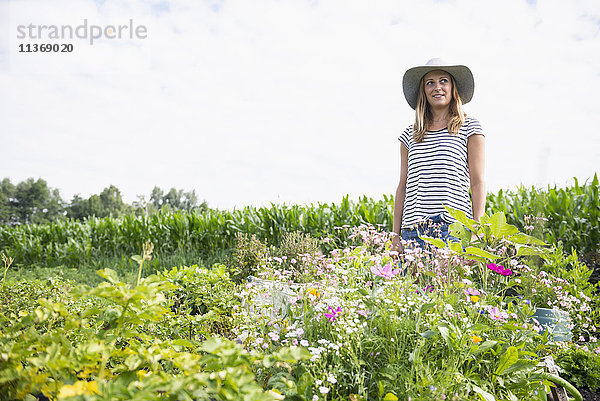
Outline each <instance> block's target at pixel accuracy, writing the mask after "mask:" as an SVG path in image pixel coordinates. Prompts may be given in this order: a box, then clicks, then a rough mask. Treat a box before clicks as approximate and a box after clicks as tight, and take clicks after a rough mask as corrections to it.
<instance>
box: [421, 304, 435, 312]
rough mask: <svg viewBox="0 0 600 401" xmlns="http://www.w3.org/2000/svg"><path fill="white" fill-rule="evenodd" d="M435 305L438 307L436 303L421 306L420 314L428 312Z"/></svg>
mask: <svg viewBox="0 0 600 401" xmlns="http://www.w3.org/2000/svg"><path fill="white" fill-rule="evenodd" d="M435 305H436V304H435V302H431V303H428V304H423V305H421V310H420V313H425V312H427V311H428V310H429V309H431V308H433V307H434V306H435Z"/></svg>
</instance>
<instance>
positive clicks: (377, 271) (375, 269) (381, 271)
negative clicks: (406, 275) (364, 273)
mask: <svg viewBox="0 0 600 401" xmlns="http://www.w3.org/2000/svg"><path fill="white" fill-rule="evenodd" d="M371 273H373V274H374V275H376V276H379V277H383V278H387V279H388V280H389V279H392V278H394V276H395V275H396V274H398V273H400V269H392V265H391V264H390V263H388V264H387V265H385V266H383V267H380V266H371Z"/></svg>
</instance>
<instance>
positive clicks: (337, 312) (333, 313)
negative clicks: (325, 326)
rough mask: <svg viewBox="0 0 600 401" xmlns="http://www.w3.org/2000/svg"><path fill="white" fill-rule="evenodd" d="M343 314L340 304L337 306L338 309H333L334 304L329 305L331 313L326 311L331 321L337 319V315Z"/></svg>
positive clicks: (326, 315)
mask: <svg viewBox="0 0 600 401" xmlns="http://www.w3.org/2000/svg"><path fill="white" fill-rule="evenodd" d="M341 314H342V308H340V307H339V306H338V307H337V309H333V307H332V306H330V307H329V313H324V315H325V317H326V318H327V319H329V321H331V322H333V321H335V319H336V317H337V315H341Z"/></svg>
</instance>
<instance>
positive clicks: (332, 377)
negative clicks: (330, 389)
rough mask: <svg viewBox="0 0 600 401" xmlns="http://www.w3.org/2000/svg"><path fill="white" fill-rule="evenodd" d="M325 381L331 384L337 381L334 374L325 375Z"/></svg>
mask: <svg viewBox="0 0 600 401" xmlns="http://www.w3.org/2000/svg"><path fill="white" fill-rule="evenodd" d="M327 381H328V382H329V383H331V384H335V383H337V380H336V378H335V376H333V375H329V376H327Z"/></svg>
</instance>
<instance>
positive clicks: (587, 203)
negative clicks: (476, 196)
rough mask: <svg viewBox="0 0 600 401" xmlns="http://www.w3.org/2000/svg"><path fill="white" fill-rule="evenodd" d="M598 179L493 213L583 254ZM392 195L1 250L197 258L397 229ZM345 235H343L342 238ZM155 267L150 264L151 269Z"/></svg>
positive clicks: (36, 256) (496, 203)
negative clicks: (259, 244)
mask: <svg viewBox="0 0 600 401" xmlns="http://www.w3.org/2000/svg"><path fill="white" fill-rule="evenodd" d="M598 189H599V185H598V177H597V175H595V176H594V178H593V179H592V180H591V181H590V180H588V181H586V183H584V184H583V185H580V184H579V183H578V182H577V181H575V184H574V185H573V186H571V187H569V188H557V187H548V188H547V190H542V189H537V188H524V187H522V188H518V189H517V190H514V191H499V192H498V193H497V194H488V198H487V210H488V213H494V212H496V211H502V212H504V213H505V214H506V215H507V217H508V220H509V222H510V223H512V224H515V225H516V226H518V227H519V228H520V229H521V230H525V228H526V227H527V226H528V225H530V224H531V221H529V220H528V217H527V216H537V217H539V218H545V219H547V221H546V222H545V224H544V225H543V226H542V227H541V229H540V231H541V233H540V235H541V236H543V237H544V238H545V239H546V240H547V241H550V242H557V241H559V240H560V241H562V242H563V243H564V245H565V248H566V249H567V250H568V249H569V248H575V249H577V250H578V251H579V252H581V253H582V254H584V253H589V252H597V250H598V248H600V223H599V218H600V206H599V198H598ZM392 214H393V197H392V196H388V195H383V197H382V199H372V198H368V197H366V196H363V197H361V198H359V199H358V200H356V201H352V200H350V199H349V197H348V196H345V197H344V198H343V199H342V200H341V202H339V203H330V204H326V203H323V204H316V205H315V204H311V205H271V206H270V207H259V208H256V207H250V206H248V207H245V208H243V209H234V210H217V209H209V210H207V211H205V212H183V211H177V212H159V213H156V214H152V215H142V216H135V215H127V216H124V217H121V218H110V217H105V218H96V217H93V218H89V219H87V220H85V221H84V222H78V221H57V222H54V223H51V224H43V225H36V224H29V225H21V226H16V227H10V226H0V252H4V253H5V254H7V255H10V256H11V257H12V258H14V260H15V262H14V266H15V267H34V266H39V267H53V266H65V267H84V266H94V265H96V264H98V263H99V261H102V260H107V259H110V260H115V259H119V258H122V257H123V256H124V255H125V257H128V256H130V255H134V254H136V253H138V252H139V250H140V249H142V247H143V244H144V243H148V242H151V243H153V244H154V253H153V255H154V259H153V261H152V263H151V265H152V264H155V263H160V261H169V262H172V261H174V260H180V261H181V262H182V263H198V261H199V259H207V258H208V259H211V258H213V257H214V255H217V254H222V253H223V252H226V251H227V250H228V249H231V248H232V247H233V246H234V244H235V235H236V233H252V234H255V235H256V236H257V237H258V238H259V239H261V240H263V241H267V242H268V243H269V244H272V245H278V244H279V243H280V242H281V240H282V239H283V236H284V234H285V233H287V232H294V231H300V232H304V233H310V234H311V235H313V236H316V237H321V236H332V237H336V238H339V236H343V235H346V234H344V233H345V232H347V231H346V230H336V229H335V228H336V227H342V226H344V225H348V226H357V225H360V224H364V223H370V224H374V225H380V226H381V227H382V229H385V230H390V229H391V228H392ZM339 239H341V240H343V239H344V238H339ZM151 267H152V266H151Z"/></svg>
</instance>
